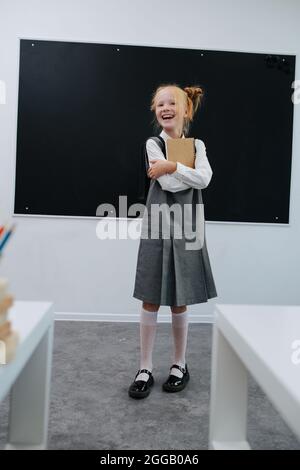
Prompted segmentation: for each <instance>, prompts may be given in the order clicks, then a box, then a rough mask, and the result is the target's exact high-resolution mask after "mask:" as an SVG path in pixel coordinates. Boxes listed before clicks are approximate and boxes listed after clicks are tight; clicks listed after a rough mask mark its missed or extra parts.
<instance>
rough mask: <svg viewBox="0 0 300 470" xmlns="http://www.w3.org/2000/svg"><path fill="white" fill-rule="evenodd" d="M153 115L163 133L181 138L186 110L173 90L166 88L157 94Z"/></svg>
mask: <svg viewBox="0 0 300 470" xmlns="http://www.w3.org/2000/svg"><path fill="white" fill-rule="evenodd" d="M155 114H156V119H157V121H158V123H159V124H160V125H161V127H162V128H163V129H164V131H165V132H167V133H168V134H173V135H178V136H181V134H182V129H183V121H184V117H186V116H187V108H186V106H185V105H184V103H183V100H182V99H180V96H179V93H178V92H177V90H176V89H175V88H171V87H166V88H163V89H162V90H160V91H159V92H158V93H157V95H156V99H155Z"/></svg>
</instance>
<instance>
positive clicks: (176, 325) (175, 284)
mask: <svg viewBox="0 0 300 470" xmlns="http://www.w3.org/2000/svg"><path fill="white" fill-rule="evenodd" d="M202 97H203V90H202V89H201V88H200V87H197V86H194V87H186V88H184V89H182V88H180V87H179V86H178V85H177V84H165V85H161V86H160V87H158V88H157V89H156V90H155V92H154V93H153V96H152V102H151V108H150V109H151V111H153V112H154V113H155V116H154V124H155V127H156V128H157V129H161V132H160V134H159V136H160V140H162V143H163V144H164V143H165V142H166V140H167V139H172V138H185V136H186V135H188V131H189V125H190V122H191V121H192V120H193V116H194V114H195V112H196V110H197V108H198V105H199V102H200V100H201V98H202ZM195 145H196V158H195V168H190V167H188V166H185V165H183V164H182V163H180V162H177V163H174V162H171V161H168V160H166V159H165V156H164V153H163V152H162V150H161V149H160V147H159V145H158V144H157V143H156V142H155V140H153V139H151V138H150V139H148V140H147V142H146V150H147V154H148V159H149V165H150V168H149V170H148V176H149V177H150V178H151V182H150V187H149V192H148V196H147V201H146V209H147V211H148V216H147V218H146V219H145V221H146V220H147V222H148V223H149V221H150V214H151V207H154V206H153V204H156V205H157V204H159V205H160V204H167V205H168V206H167V207H170V206H172V205H173V204H174V203H176V204H179V205H180V207H182V208H184V205H189V206H190V207H192V212H193V214H194V213H195V211H194V210H193V208H195V207H196V205H197V204H198V205H199V206H200V205H202V194H201V189H204V188H206V187H207V186H208V184H209V182H210V180H211V177H212V169H211V167H210V164H209V162H208V159H207V156H206V148H205V145H204V142H203V141H202V140H200V139H195ZM183 212H184V211H183ZM143 223H144V218H143ZM172 223H173V222H171V224H172ZM203 224H204V219H203ZM150 225H151V224H150ZM192 225H193V222H192ZM193 226H194V225H193ZM173 228H174V227H173ZM203 229H204V242H203V243H202V246H201V248H200V249H196V250H195V249H188V250H187V249H186V242H187V238H186V237H185V236H183V237H182V238H181V239H178V237H174V236H170V237H169V239H165V238H163V237H162V232H161V230H159V231H158V235H159V236H158V238H157V237H156V236H155V237H152V238H151V237H150V238H145V239H144V238H142V237H141V239H140V245H139V252H138V259H137V269H136V278H135V287H134V293H133V297H135V298H137V299H140V300H142V301H143V304H142V308H141V314H140V351H141V357H140V369H139V370H138V372H137V374H136V376H135V379H134V381H133V382H132V384H131V385H130V387H129V390H128V393H129V396H130V397H132V398H144V397H147V396H148V395H149V393H150V391H151V387H152V385H153V384H154V378H153V375H152V351H153V345H154V339H155V335H156V325H157V314H158V310H159V307H160V305H169V306H170V307H171V312H172V334H173V342H174V357H173V365H172V366H171V367H170V374H169V377H168V378H167V380H166V381H165V383H164V384H163V390H164V391H166V392H177V391H180V390H183V389H184V388H185V386H186V384H187V382H188V380H189V371H188V367H187V364H186V361H185V353H186V345H187V332H188V312H187V309H186V306H187V305H191V304H196V303H201V302H207V300H208V299H210V298H212V297H217V292H216V287H215V283H214V279H213V275H212V271H211V266H210V261H209V256H208V252H207V247H206V242H205V225H204V227H203ZM142 233H143V224H142ZM155 233H156V232H155ZM156 235H157V234H156ZM188 241H189V242H190V238H189V239H188Z"/></svg>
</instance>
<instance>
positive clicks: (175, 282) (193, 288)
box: [133, 236, 217, 306]
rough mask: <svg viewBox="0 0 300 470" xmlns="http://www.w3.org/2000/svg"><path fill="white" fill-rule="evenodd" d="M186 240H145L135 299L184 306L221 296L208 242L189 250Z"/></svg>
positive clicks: (140, 246)
mask: <svg viewBox="0 0 300 470" xmlns="http://www.w3.org/2000/svg"><path fill="white" fill-rule="evenodd" d="M186 242H191V240H190V239H189V240H187V239H185V238H184V237H183V238H182V239H178V238H167V239H163V238H159V239H151V238H148V239H147V238H141V239H140V245H139V250H138V257H137V265H136V276H135V285H134V292H133V297H135V298H136V299H139V300H142V301H144V302H149V303H154V304H159V305H169V306H181V305H192V304H198V303H203V302H207V301H208V299H211V298H213V297H217V291H216V286H215V282H214V278H213V274H212V270H211V265H210V261H209V256H208V251H207V247H206V240H205V236H204V243H203V245H202V248H201V249H197V250H195V249H193V250H187V249H186Z"/></svg>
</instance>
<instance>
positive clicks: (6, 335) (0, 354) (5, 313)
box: [0, 278, 19, 365]
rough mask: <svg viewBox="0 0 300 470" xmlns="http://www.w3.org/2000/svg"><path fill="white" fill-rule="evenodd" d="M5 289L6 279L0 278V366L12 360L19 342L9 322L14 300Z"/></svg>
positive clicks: (6, 285)
mask: <svg viewBox="0 0 300 470" xmlns="http://www.w3.org/2000/svg"><path fill="white" fill-rule="evenodd" d="M7 288H8V281H7V279H4V278H0V364H2V365H3V364H7V363H8V362H10V361H11V360H12V359H13V358H14V356H15V352H16V349H17V345H18V342H19V335H18V333H17V332H16V331H14V330H13V328H12V324H11V321H10V320H9V309H10V307H11V306H12V305H13V302H14V299H13V296H12V295H11V294H9V293H8V291H7Z"/></svg>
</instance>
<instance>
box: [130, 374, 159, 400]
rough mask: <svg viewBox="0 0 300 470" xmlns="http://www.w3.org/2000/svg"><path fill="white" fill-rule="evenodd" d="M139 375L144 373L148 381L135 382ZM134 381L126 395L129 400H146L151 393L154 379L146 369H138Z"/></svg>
mask: <svg viewBox="0 0 300 470" xmlns="http://www.w3.org/2000/svg"><path fill="white" fill-rule="evenodd" d="M141 373H146V374H148V375H149V379H148V380H147V381H145V380H135V379H136V378H137V376H138V375H139V374H141ZM135 379H134V381H133V382H132V384H131V385H130V387H129V390H128V395H129V396H130V397H131V398H146V397H147V396H148V395H149V393H150V392H151V387H152V386H153V384H154V378H153V375H152V373H151V372H150V371H149V370H148V369H140V370H138V371H137V374H136V376H135Z"/></svg>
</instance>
